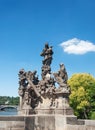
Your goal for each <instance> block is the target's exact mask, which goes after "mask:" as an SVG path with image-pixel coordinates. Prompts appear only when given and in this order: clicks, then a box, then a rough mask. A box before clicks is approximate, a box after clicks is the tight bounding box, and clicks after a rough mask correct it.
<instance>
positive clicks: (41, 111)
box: [35, 107, 73, 115]
mask: <svg viewBox="0 0 95 130" xmlns="http://www.w3.org/2000/svg"><path fill="white" fill-rule="evenodd" d="M35 113H36V114H61V115H73V110H72V109H71V108H70V107H69V108H68V109H54V108H50V109H44V108H42V109H35Z"/></svg>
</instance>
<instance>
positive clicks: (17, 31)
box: [0, 0, 95, 96]
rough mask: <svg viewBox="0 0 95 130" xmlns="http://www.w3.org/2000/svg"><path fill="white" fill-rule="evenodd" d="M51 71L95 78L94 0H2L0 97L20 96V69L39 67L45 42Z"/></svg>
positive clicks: (0, 19)
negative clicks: (50, 53)
mask: <svg viewBox="0 0 95 130" xmlns="http://www.w3.org/2000/svg"><path fill="white" fill-rule="evenodd" d="M46 42H49V45H52V46H53V50H54V55H53V61H52V71H57V70H58V69H59V64H60V63H64V64H65V66H66V70H67V72H68V75H69V77H71V76H72V74H74V73H84V72H86V73H90V74H91V75H93V76H94V77H95V60H94V57H95V0H0V96H3V95H6V96H8V95H9V96H18V72H19V70H20V69H21V68H24V69H25V70H26V71H28V70H31V71H33V70H37V72H38V73H37V74H38V75H39V77H40V73H41V65H42V57H40V53H41V51H42V49H43V47H44V44H45V43H46Z"/></svg>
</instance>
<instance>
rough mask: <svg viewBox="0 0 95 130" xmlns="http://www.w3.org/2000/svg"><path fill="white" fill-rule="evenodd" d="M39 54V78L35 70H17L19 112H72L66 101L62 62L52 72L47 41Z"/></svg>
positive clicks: (50, 55) (68, 89)
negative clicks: (40, 60)
mask: <svg viewBox="0 0 95 130" xmlns="http://www.w3.org/2000/svg"><path fill="white" fill-rule="evenodd" d="M40 55H41V56H42V57H43V61H42V68H41V71H42V72H41V77H42V79H41V80H39V79H38V76H37V71H33V72H31V71H28V72H26V71H25V70H24V69H21V70H20V71H19V91H18V93H19V96H20V113H22V114H37V113H48V114H50V113H62V114H70V113H72V109H71V108H70V107H69V103H68V99H69V94H70V87H69V86H68V84H67V80H68V75H67V72H66V69H65V66H64V64H60V69H59V71H58V72H55V73H52V71H51V63H52V59H53V57H52V55H53V49H52V46H49V44H48V43H46V44H45V47H44V49H43V50H42V52H41V54H40ZM56 84H57V86H56Z"/></svg>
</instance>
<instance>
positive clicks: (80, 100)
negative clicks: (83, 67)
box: [68, 73, 95, 119]
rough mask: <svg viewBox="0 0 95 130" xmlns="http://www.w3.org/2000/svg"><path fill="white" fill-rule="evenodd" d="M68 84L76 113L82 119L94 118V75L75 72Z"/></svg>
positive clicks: (71, 102) (71, 101) (71, 103)
mask: <svg viewBox="0 0 95 130" xmlns="http://www.w3.org/2000/svg"><path fill="white" fill-rule="evenodd" d="M68 84H69V86H70V88H71V94H70V97H69V98H70V105H71V107H72V108H73V109H74V113H75V115H76V116H77V117H78V118H81V119H88V118H92V117H93V116H92V115H93V114H94V113H95V79H94V77H93V76H91V75H90V74H87V73H79V74H74V75H73V76H72V77H71V78H70V79H69V80H68ZM94 115H95V114H94Z"/></svg>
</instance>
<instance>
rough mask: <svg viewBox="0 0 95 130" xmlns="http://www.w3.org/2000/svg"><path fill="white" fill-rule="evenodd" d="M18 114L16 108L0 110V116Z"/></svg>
mask: <svg viewBox="0 0 95 130" xmlns="http://www.w3.org/2000/svg"><path fill="white" fill-rule="evenodd" d="M11 115H17V110H16V109H6V110H5V111H0V116H11Z"/></svg>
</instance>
